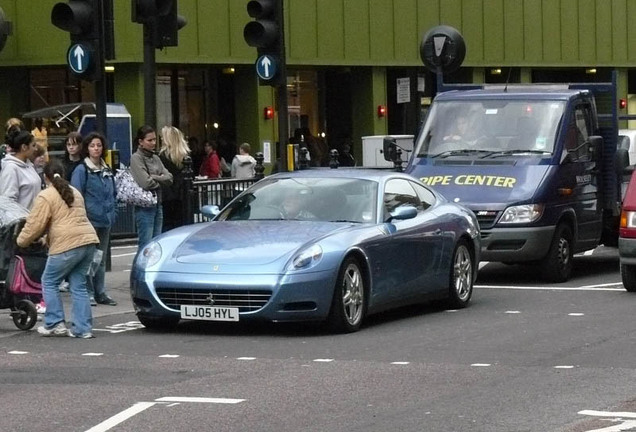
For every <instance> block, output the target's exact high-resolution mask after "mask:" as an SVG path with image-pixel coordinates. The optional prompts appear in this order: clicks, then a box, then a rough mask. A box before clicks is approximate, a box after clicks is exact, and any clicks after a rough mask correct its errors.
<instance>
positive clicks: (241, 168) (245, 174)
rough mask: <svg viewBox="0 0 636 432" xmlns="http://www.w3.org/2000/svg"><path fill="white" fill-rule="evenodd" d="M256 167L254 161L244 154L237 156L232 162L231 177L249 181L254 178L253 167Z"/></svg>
mask: <svg viewBox="0 0 636 432" xmlns="http://www.w3.org/2000/svg"><path fill="white" fill-rule="evenodd" d="M255 165H256V159H254V158H253V157H252V156H250V155H248V154H246V155H242V154H237V155H236V156H234V159H233V160H232V177H236V178H237V179H251V178H254V166H255Z"/></svg>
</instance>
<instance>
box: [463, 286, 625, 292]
mask: <svg viewBox="0 0 636 432" xmlns="http://www.w3.org/2000/svg"><path fill="white" fill-rule="evenodd" d="M475 288H480V289H509V290H530V291H532V290H535V291H625V289H624V288H593V286H588V287H583V286H581V287H552V286H545V287H541V286H519V285H475Z"/></svg>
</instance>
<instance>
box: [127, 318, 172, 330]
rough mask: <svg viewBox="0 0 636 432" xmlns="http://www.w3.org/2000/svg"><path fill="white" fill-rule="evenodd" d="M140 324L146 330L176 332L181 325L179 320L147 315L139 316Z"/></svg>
mask: <svg viewBox="0 0 636 432" xmlns="http://www.w3.org/2000/svg"><path fill="white" fill-rule="evenodd" d="M137 319H139V322H140V323H142V324H143V325H144V327H146V329H148V330H150V331H153V330H174V329H175V328H176V327H177V324H179V318H159V317H149V316H146V315H141V314H140V315H137Z"/></svg>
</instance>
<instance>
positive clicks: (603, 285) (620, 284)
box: [581, 282, 623, 288]
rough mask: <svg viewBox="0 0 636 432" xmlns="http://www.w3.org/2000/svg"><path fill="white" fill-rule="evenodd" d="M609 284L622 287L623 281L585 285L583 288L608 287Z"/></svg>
mask: <svg viewBox="0 0 636 432" xmlns="http://www.w3.org/2000/svg"><path fill="white" fill-rule="evenodd" d="M608 286H617V287H622V286H623V282H612V283H606V284H596V285H583V286H582V287H581V288H594V287H608Z"/></svg>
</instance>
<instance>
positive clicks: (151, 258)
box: [136, 241, 161, 269]
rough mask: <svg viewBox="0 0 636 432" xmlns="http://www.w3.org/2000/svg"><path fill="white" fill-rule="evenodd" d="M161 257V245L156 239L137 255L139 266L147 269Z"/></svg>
mask: <svg viewBox="0 0 636 432" xmlns="http://www.w3.org/2000/svg"><path fill="white" fill-rule="evenodd" d="M160 259H161V246H160V245H159V243H157V242H155V241H151V242H150V243H148V244H147V245H146V246H144V248H143V250H142V251H141V252H140V253H139V255H137V263H136V264H137V266H138V267H140V268H142V269H147V268H148V267H152V266H153V265H155V264H157V263H158V262H159V260H160Z"/></svg>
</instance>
